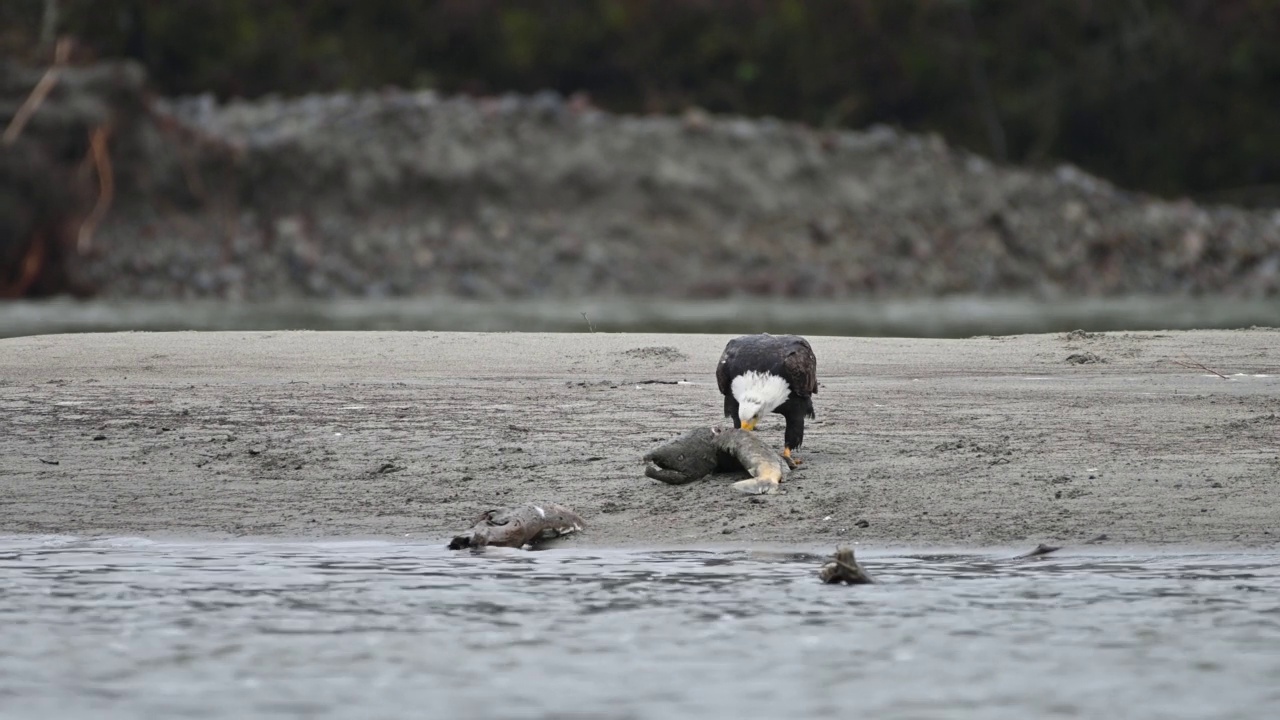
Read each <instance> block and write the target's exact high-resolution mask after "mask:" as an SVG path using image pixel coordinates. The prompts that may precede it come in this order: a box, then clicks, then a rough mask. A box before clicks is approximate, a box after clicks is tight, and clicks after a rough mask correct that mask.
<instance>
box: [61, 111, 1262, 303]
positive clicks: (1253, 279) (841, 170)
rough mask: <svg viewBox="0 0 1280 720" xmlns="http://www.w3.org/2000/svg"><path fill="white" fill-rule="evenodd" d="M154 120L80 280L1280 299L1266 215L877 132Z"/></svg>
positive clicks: (289, 115) (688, 122)
mask: <svg viewBox="0 0 1280 720" xmlns="http://www.w3.org/2000/svg"><path fill="white" fill-rule="evenodd" d="M150 107H151V112H150V113H149V114H148V115H147V116H146V117H147V122H148V123H150V124H151V125H152V126H154V128H158V129H156V130H154V131H152V130H148V132H151V133H152V135H154V137H153V139H152V140H151V141H149V142H135V143H134V147H135V148H142V150H144V151H145V152H142V151H139V150H135V154H137V153H138V152H142V155H140V156H139V157H140V158H141V159H140V160H137V162H140V163H142V164H143V165H146V166H147V167H153V168H158V169H159V170H157V171H156V172H151V173H140V174H139V176H145V177H147V178H148V183H147V184H145V187H144V186H141V185H140V186H139V187H140V188H141V189H138V190H135V191H129V190H128V188H126V189H124V190H122V191H121V193H120V197H119V198H117V199H116V202H115V203H114V205H113V206H112V208H111V211H110V212H109V213H108V215H107V217H106V218H105V220H104V221H103V223H102V225H101V226H100V227H99V228H98V229H97V232H96V235H95V238H94V241H93V248H94V250H93V252H91V253H88V254H86V255H85V256H83V257H81V258H80V259H79V262H78V263H77V264H76V268H75V269H76V272H77V273H78V275H79V276H80V277H82V278H83V279H84V281H85V282H86V283H87V284H88V285H89V286H91V287H93V288H95V290H96V291H97V292H98V293H99V294H101V295H104V296H107V297H116V298H173V297H226V298H246V299H266V298H287V297H353V296H354V297H363V296H373V297H402V296H414V295H442V294H443V295H455V296H460V297H469V298H535V297H573V296H583V295H597V296H599V295H608V294H621V295H631V296H644V297H662V298H693V299H696V298H720V297H730V296H735V295H755V296H762V295H763V296H782V297H821V298H843V297H875V298H911V297H927V296H938V295H948V294H976V295H988V296H992V295H1006V296H1011V295H1013V296H1016V295H1025V296H1033V297H1049V298H1052V297H1080V296H1107V295H1124V294H1134V293H1157V294H1169V295H1179V296H1187V295H1195V294H1202V293H1204V294H1209V293H1212V294H1223V295H1228V296H1234V297H1271V296H1276V295H1280V212H1277V213H1268V212H1255V211H1245V210H1241V209H1236V208H1226V207H1213V208H1210V207H1199V206H1196V205H1193V204H1190V203H1186V202H1166V201H1162V200H1159V199H1155V198H1151V197H1147V196H1143V195H1140V194H1135V193H1130V192H1126V191H1123V190H1121V189H1117V188H1115V187H1113V186H1111V185H1110V184H1108V183H1106V182H1104V181H1102V180H1100V179H1098V178H1095V177H1092V176H1090V175H1088V174H1086V173H1084V172H1081V171H1080V170H1078V169H1075V168H1072V167H1069V166H1062V167H1059V168H1057V169H1054V170H1052V171H1047V172H1042V171H1032V170H1028V169H1019V168H1006V167H998V166H995V165H993V164H991V163H989V162H987V161H985V160H984V159H982V158H981V157H979V156H976V155H973V154H971V153H968V152H965V151H962V150H958V149H955V148H951V147H948V146H947V145H946V144H945V143H944V142H943V141H942V140H940V139H939V138H936V137H922V136H914V135H904V134H901V133H897V132H895V131H893V130H890V129H887V128H872V129H869V130H867V131H860V132H828V131H822V130H817V129H813V128H809V127H804V126H800V125H795V124H789V123H784V122H779V121H776V120H771V119H756V120H750V119H743V118H732V117H711V116H706V115H703V114H700V113H689V114H687V115H685V116H683V117H634V116H620V115H613V114H610V113H607V112H603V111H601V110H599V109H596V108H594V107H591V106H590V104H589V103H587V102H585V101H582V100H580V99H578V98H567V99H566V98H562V97H560V96H557V95H553V94H539V95H535V96H530V97H516V96H502V97H491V98H480V99H472V98H462V97H452V98H446V97H441V96H438V95H436V94H435V93H432V92H397V91H388V92H371V93H365V94H358V95H347V94H339V95H329V96H312V97H302V98H296V99H287V100H286V99H264V100H259V101H254V102H233V103H229V104H218V103H215V102H214V101H212V100H211V99H210V98H205V97H201V98H187V99H171V100H156V101H153V102H152V103H151V104H150ZM149 137H150V136H149ZM147 153H149V155H148V154H147Z"/></svg>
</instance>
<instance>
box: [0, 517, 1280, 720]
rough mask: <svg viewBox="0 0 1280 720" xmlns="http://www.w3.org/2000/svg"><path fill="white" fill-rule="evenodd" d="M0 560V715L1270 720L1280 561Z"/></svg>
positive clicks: (174, 553)
mask: <svg viewBox="0 0 1280 720" xmlns="http://www.w3.org/2000/svg"><path fill="white" fill-rule="evenodd" d="M1014 554H1016V553H1014V552H1013V551H1009V552H1007V553H1000V552H992V553H986V554H982V555H971V556H965V555H932V556H930V555H920V554H908V553H891V552H885V551H878V552H874V553H870V552H869V553H865V554H864V556H862V557H861V559H862V561H863V564H864V565H865V566H866V567H867V569H868V571H869V572H870V573H871V574H872V575H873V576H875V577H876V579H877V580H878V581H879V582H878V584H876V585H863V586H856V587H845V586H827V585H823V584H821V583H820V582H819V581H818V580H817V576H816V570H817V568H818V566H819V565H820V560H821V558H819V557H818V556H815V555H808V554H805V553H802V552H796V551H793V550H788V549H781V550H778V549H773V550H769V549H760V550H727V549H716V550H704V551H697V550H680V551H631V550H627V551H623V550H582V549H568V548H566V549H555V548H553V549H548V550H541V551H536V552H522V551H517V550H506V549H493V548H491V549H488V550H486V551H484V552H483V553H480V554H473V553H472V552H470V551H462V552H450V551H447V550H445V549H443V547H442V544H441V543H434V544H430V545H427V544H420V543H417V542H416V541H415V542H414V543H407V542H406V543H389V542H366V541H344V542H271V543H248V542H221V541H215V542H174V541H147V540H138V539H114V540H77V539H73V538H63V537H39V538H13V537H11V538H3V539H0V574H2V576H3V578H4V582H3V585H2V586H0V716H2V717H4V718H39V719H40V720H52V719H53V718H73V717H94V718H97V719H102V718H125V717H128V718H141V717H164V718H177V717H201V718H248V717H297V718H303V717H306V718H337V717H342V718H403V717H441V718H446V717H447V718H454V717H467V718H553V717H554V718H565V717H573V718H588V717H590V718H668V717H732V718H784V717H814V718H846V717H875V718H984V719H987V718H1010V719H1011V720H1012V719H1014V718H1017V719H1019V720H1023V719H1025V718H1046V717H1067V718H1070V717H1079V718H1100V717H1125V718H1161V719H1162V720H1165V719H1168V718H1215V719H1217V720H1225V719H1227V718H1259V719H1261V718H1268V719H1269V718H1273V717H1276V712H1277V709H1278V708H1280V569H1278V566H1277V563H1278V562H1280V557H1276V556H1274V555H1241V554H1233V555H1223V554H1151V553H1133V554H1128V553H1115V552H1113V553H1111V554H1098V553H1097V552H1093V551H1091V550H1088V549H1081V550H1077V551H1074V552H1073V551H1072V550H1071V549H1070V548H1068V549H1066V550H1064V551H1062V552H1061V553H1060V554H1054V555H1049V556H1045V557H1041V558H1034V559H1023V560H1014V559H1011V556H1012V555H1014Z"/></svg>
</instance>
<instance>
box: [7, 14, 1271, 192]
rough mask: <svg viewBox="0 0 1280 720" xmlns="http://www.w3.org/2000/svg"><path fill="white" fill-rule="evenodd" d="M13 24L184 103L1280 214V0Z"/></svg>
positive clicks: (18, 20) (125, 17) (28, 51)
mask: <svg viewBox="0 0 1280 720" xmlns="http://www.w3.org/2000/svg"><path fill="white" fill-rule="evenodd" d="M50 8H55V9H56V12H55V13H52V14H51V13H50V12H49V10H50ZM0 28H3V30H0V50H3V52H5V53H6V54H9V55H25V56H26V57H27V58H28V59H36V58H39V57H41V56H42V55H41V51H42V49H43V51H44V55H45V56H47V54H48V50H47V48H48V42H49V39H50V38H51V37H52V36H53V35H54V34H63V33H65V34H70V35H73V36H75V37H76V38H77V39H78V40H79V41H80V42H81V43H82V44H83V46H84V48H85V50H86V51H87V52H89V53H91V54H92V55H94V56H97V57H131V58H135V59H137V60H140V61H141V62H142V63H144V64H145V65H146V66H147V68H148V69H149V71H150V73H151V77H152V79H153V82H154V84H155V86H156V87H157V88H158V89H159V90H160V91H161V92H163V93H166V94H190V93H199V92H205V91H212V92H214V93H216V94H217V95H219V96H220V97H223V98H227V97H237V96H238V97H249V98H252V97H256V96H261V95H263V94H266V93H283V94H300V93H307V92H316V91H329V90H338V89H364V88H377V87H382V86H387V85H395V86H399V87H405V88H422V87H430V88H435V89H438V90H440V91H442V92H446V93H453V92H466V93H497V92H505V91H521V92H529V91H536V90H541V89H547V88H550V89H555V90H558V91H560V92H563V93H572V92H575V91H579V90H582V91H586V92H587V93H589V94H590V95H591V97H592V99H593V100H594V101H595V102H596V103H597V104H598V105H600V106H602V107H605V108H607V109H610V110H615V111H625V112H678V111H681V110H684V109H686V108H688V107H690V106H699V107H702V108H705V109H707V110H710V111H714V112H727V113H741V114H747V115H753V116H759V115H772V116H776V117H779V118H785V119H794V120H801V121H805V122H808V123H812V124H814V125H818V126H826V127H853V128H857V127H864V126H867V125H869V124H873V123H889V124H893V125H896V126H899V127H902V128H904V129H907V130H912V131H936V132H938V133H940V134H942V135H943V136H944V137H946V138H948V140H950V141H951V142H953V143H956V144H959V145H963V146H965V147H967V148H969V149H971V150H974V151H977V152H981V153H983V154H985V155H987V156H989V157H992V158H994V159H996V160H1003V161H1010V162H1018V163H1028V164H1033V165H1036V164H1042V163H1049V162H1054V161H1059V160H1067V161H1070V162H1074V163H1076V164H1078V165H1080V166H1082V167H1085V168H1087V169H1089V170H1090V171H1093V172H1096V173H1098V174H1101V175H1103V176H1105V177H1108V178H1110V179H1112V180H1114V181H1116V182H1117V183H1119V184H1121V185H1124V186H1127V187H1132V188H1138V189H1143V190H1147V191H1150V192H1154V193H1159V194H1164V195H1184V194H1185V195H1191V196H1194V197H1198V198H1200V199H1204V200H1212V201H1226V202H1237V203H1244V204H1269V205H1273V204H1280V0H803V1H802V0H734V1H730V0H559V1H558V0H513V1H507V2H503V1H501V0H436V1H435V2H408V1H407V0H349V1H340V0H220V1H217V2H215V1H212V0H210V1H196V0H187V1H180V0H3V2H0Z"/></svg>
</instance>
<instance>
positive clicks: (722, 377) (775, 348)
mask: <svg viewBox="0 0 1280 720" xmlns="http://www.w3.org/2000/svg"><path fill="white" fill-rule="evenodd" d="M716 384H717V385H719V386H720V393H721V394H723V395H724V416H725V417H729V418H733V426H734V427H741V428H746V429H747V430H754V429H755V427H756V424H757V423H759V422H760V420H761V419H762V418H763V417H764V416H765V413H770V412H772V413H777V414H779V415H781V416H783V417H784V418H786V419H787V430H786V433H785V434H784V436H783V442H784V447H783V451H782V454H783V455H785V456H786V457H788V458H790V457H791V452H792V451H793V450H798V449H799V448H800V445H801V443H803V442H804V419H805V417H814V413H813V400H812V399H811V398H810V396H812V395H816V394H817V393H818V360H817V358H815V357H814V355H813V348H812V347H809V341H808V340H805V339H804V338H802V337H800V336H799V335H770V334H768V333H762V334H760V335H743V336H742V337H737V338H734V339H732V340H730V341H729V344H728V345H725V347H724V353H723V354H722V355H721V356H720V362H719V364H717V365H716ZM793 459H794V458H793ZM796 462H799V461H798V460H796Z"/></svg>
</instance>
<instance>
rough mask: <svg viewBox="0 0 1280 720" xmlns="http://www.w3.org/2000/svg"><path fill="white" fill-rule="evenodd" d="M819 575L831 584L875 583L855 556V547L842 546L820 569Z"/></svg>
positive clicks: (823, 580)
mask: <svg viewBox="0 0 1280 720" xmlns="http://www.w3.org/2000/svg"><path fill="white" fill-rule="evenodd" d="M818 577H819V578H821V579H822V582H824V583H827V584H829V585H831V584H835V583H845V584H847V585H869V584H873V583H875V580H872V579H871V576H870V575H868V574H867V571H866V570H863V569H862V566H861V565H859V564H858V561H857V559H855V558H854V557H853V548H848V547H842V548H839V549H837V550H836V554H835V555H833V556H832V557H831V559H830V560H828V561H827V562H826V564H825V565H823V566H822V569H821V570H819V571H818Z"/></svg>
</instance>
